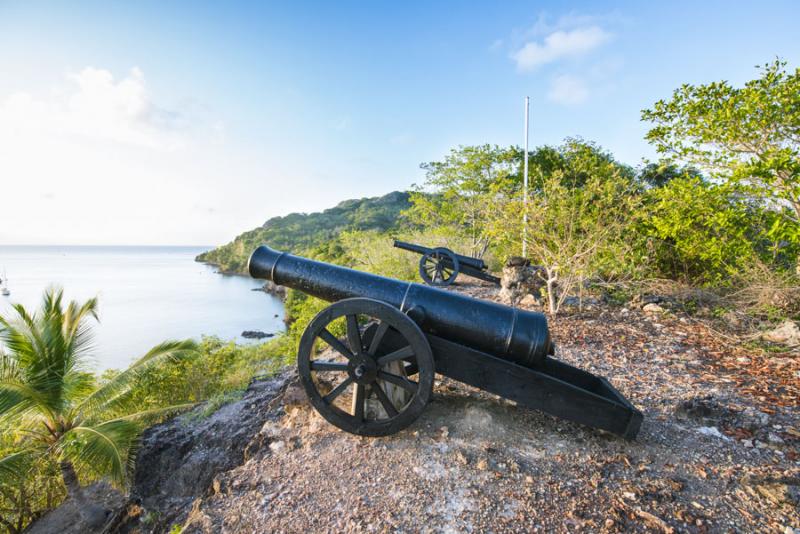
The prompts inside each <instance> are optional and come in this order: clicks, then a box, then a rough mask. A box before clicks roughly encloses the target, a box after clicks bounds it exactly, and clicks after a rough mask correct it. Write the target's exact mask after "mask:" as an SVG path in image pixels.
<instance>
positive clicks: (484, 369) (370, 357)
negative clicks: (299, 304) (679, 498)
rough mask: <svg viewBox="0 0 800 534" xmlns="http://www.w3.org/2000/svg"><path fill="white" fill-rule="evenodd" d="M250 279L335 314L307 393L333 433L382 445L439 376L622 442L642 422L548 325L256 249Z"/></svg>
mask: <svg viewBox="0 0 800 534" xmlns="http://www.w3.org/2000/svg"><path fill="white" fill-rule="evenodd" d="M248 270H249V272H250V275H251V276H253V277H254V278H261V279H267V280H271V281H272V282H274V283H275V284H278V285H283V286H287V287H291V288H294V289H297V290H299V291H302V292H304V293H307V294H309V295H312V296H315V297H318V298H321V299H323V300H326V301H328V302H333V304H331V305H330V306H328V307H327V308H325V309H324V310H323V311H321V312H320V313H319V314H318V315H317V316H316V317H315V318H314V319H313V320H312V321H311V322H310V323H309V325H308V327H307V328H306V330H305V331H304V333H303V335H302V337H301V340H300V345H299V348H298V354H297V366H298V372H299V376H300V381H301V383H302V385H303V388H304V389H305V391H306V393H307V395H308V398H309V400H310V402H311V404H312V405H313V407H314V408H315V409H316V410H317V411H318V412H319V413H320V415H322V417H324V418H325V419H326V420H327V421H328V422H330V423H332V424H334V425H335V426H337V427H339V428H341V429H342V430H345V431H347V432H351V433H354V434H359V435H364V436H385V435H389V434H392V433H395V432H397V431H399V430H401V429H403V428H405V427H406V426H408V425H409V424H411V423H412V422H413V421H414V420H415V419H416V418H417V417H419V415H420V414H421V413H422V411H423V410H424V408H425V406H426V404H427V403H428V402H429V401H430V398H431V395H432V391H433V382H434V376H435V374H436V373H440V374H442V375H445V376H448V377H450V378H452V379H455V380H458V381H460V382H464V383H466V384H470V385H472V386H475V387H477V388H480V389H483V390H486V391H489V392H491V393H495V394H497V395H500V396H502V397H505V398H507V399H510V400H513V401H516V402H517V403H519V404H521V405H523V406H526V407H529V408H534V409H538V410H542V411H544V412H546V413H549V414H551V415H554V416H556V417H561V418H564V419H568V420H571V421H575V422H578V423H582V424H585V425H588V426H591V427H594V428H599V429H602V430H605V431H608V432H611V433H613V434H617V435H619V436H622V437H624V438H626V439H633V438H635V436H636V434H637V433H638V431H639V426H640V425H641V422H642V414H641V412H639V411H638V410H637V409H636V408H635V407H634V406H633V405H632V404H631V403H630V402H629V401H628V400H627V399H625V397H623V396H622V395H621V394H620V393H619V392H618V391H617V390H616V389H614V387H613V386H611V384H609V383H608V381H607V380H605V379H603V378H600V377H596V376H594V375H592V374H590V373H588V372H586V371H583V370H581V369H578V368H576V367H573V366H570V365H568V364H566V363H563V362H560V361H558V360H556V359H554V358H553V357H552V356H553V354H554V345H553V343H552V341H551V339H550V333H549V329H548V326H547V320H546V318H545V316H544V315H543V314H541V313H537V312H530V311H525V310H519V309H516V308H511V307H508V306H503V305H501V304H498V303H494V302H488V301H483V300H479V299H474V298H471V297H468V296H465V295H461V294H459V293H455V292H449V291H443V290H440V289H436V288H432V287H427V286H424V285H420V284H416V283H412V282H403V281H400V280H395V279H391V278H385V277H382V276H377V275H374V274H370V273H365V272H361V271H356V270H353V269H348V268H345V267H340V266H336V265H332V264H328V263H323V262H318V261H313V260H309V259H306V258H302V257H298V256H293V255H291V254H287V253H285V252H278V251H276V250H273V249H271V248H269V247H266V246H261V247H259V248H258V249H256V250H255V252H253V254H252V256H251V257H250V261H249V265H248Z"/></svg>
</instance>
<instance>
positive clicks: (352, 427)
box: [297, 298, 435, 436]
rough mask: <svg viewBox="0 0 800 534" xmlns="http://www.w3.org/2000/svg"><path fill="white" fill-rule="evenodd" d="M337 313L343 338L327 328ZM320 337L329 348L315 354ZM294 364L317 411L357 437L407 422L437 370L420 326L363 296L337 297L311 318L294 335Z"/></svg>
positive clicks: (429, 389)
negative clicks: (296, 345)
mask: <svg viewBox="0 0 800 534" xmlns="http://www.w3.org/2000/svg"><path fill="white" fill-rule="evenodd" d="M342 318H344V321H343V322H344V326H345V329H346V342H345V341H340V340H339V339H338V338H337V337H336V336H334V335H333V334H332V333H331V331H330V329H329V325H331V323H333V322H334V321H337V320H340V319H342ZM338 322H339V323H341V322H342V321H338ZM320 340H321V341H322V342H323V343H324V344H327V345H328V346H329V347H330V348H331V349H333V350H332V351H323V354H318V348H324V345H323V346H319V345H320V343H319V341H320ZM331 354H333V357H332V358H331ZM297 367H298V371H299V374H300V381H301V382H302V384H303V387H304V388H305V391H306V393H307V395H308V398H309V400H310V401H311V404H312V405H313V406H314V408H315V409H316V410H317V412H319V414H320V415H321V416H322V417H324V418H325V419H326V420H327V421H328V422H329V423H331V424H333V425H335V426H337V427H339V428H341V429H342V430H345V431H347V432H350V433H353V434H358V435H361V436H386V435H389V434H393V433H395V432H397V431H399V430H402V429H403V428H405V427H407V426H408V425H410V424H411V423H412V422H413V421H414V420H415V419H416V418H417V417H419V415H420V413H422V410H423V409H424V408H425V405H426V404H428V401H429V400H430V398H431V394H432V390H433V377H434V373H435V367H434V362H433V353H432V352H431V347H430V345H429V344H428V340H427V338H426V337H425V335H424V334H423V333H422V331H421V330H420V328H419V326H417V324H416V323H415V322H414V321H412V320H411V319H410V318H409V317H408V316H406V315H404V314H403V313H402V312H401V311H399V310H397V309H396V308H393V307H391V306H389V305H388V304H385V303H383V302H380V301H378V300H373V299H366V298H352V299H345V300H341V301H339V302H336V303H334V304H332V305H330V306H328V307H327V308H325V309H324V310H322V311H321V312H320V313H319V314H318V315H317V316H316V317H314V319H313V320H312V321H311V323H309V325H308V327H307V328H306V330H305V332H303V336H302V338H301V339H300V347H299V350H298V353H297ZM406 370H408V372H406ZM414 375H416V376H414ZM376 408H377V409H376Z"/></svg>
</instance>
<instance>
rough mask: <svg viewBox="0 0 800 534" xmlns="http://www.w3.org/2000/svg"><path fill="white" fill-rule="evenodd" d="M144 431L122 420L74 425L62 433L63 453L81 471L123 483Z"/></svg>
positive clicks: (136, 424) (134, 423)
mask: <svg viewBox="0 0 800 534" xmlns="http://www.w3.org/2000/svg"><path fill="white" fill-rule="evenodd" d="M143 428H144V425H142V424H141V423H139V422H137V421H128V420H122V419H117V420H113V421H106V422H104V423H100V424H99V425H93V426H89V425H83V426H77V427H75V428H73V429H72V430H70V431H69V432H67V434H65V436H64V440H62V441H63V443H62V447H61V450H62V454H63V455H64V456H66V457H68V458H69V459H70V460H72V462H73V463H74V464H75V465H76V466H78V467H79V468H80V469H83V470H89V471H91V472H93V473H95V474H100V475H108V476H109V477H110V478H111V480H112V481H114V482H115V483H117V484H124V483H125V481H126V479H127V475H128V473H129V471H130V469H131V468H132V462H133V459H134V456H135V455H134V452H135V449H136V446H137V445H138V440H139V436H140V435H141V432H142V430H143Z"/></svg>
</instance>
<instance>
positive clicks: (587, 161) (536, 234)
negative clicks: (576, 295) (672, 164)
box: [492, 140, 641, 313]
mask: <svg viewBox="0 0 800 534" xmlns="http://www.w3.org/2000/svg"><path fill="white" fill-rule="evenodd" d="M547 153H548V155H549V158H548V161H549V162H551V165H549V166H548V167H545V168H543V167H540V166H539V165H531V167H532V169H533V174H534V176H535V180H534V181H533V184H534V187H535V192H534V194H532V195H530V198H529V200H528V212H527V224H528V230H527V236H528V238H527V243H528V255H529V257H530V258H531V259H532V260H533V261H534V263H536V264H538V265H541V266H542V267H543V268H544V272H545V275H546V276H545V278H546V283H547V296H548V302H549V308H550V311H551V313H556V312H557V311H558V309H559V307H560V304H561V302H563V300H564V299H565V298H566V296H568V295H569V294H570V292H571V291H572V290H574V289H576V288H579V287H582V286H583V282H584V281H585V280H587V279H588V278H590V277H596V278H602V279H604V280H610V279H612V280H613V279H616V278H620V277H623V276H627V275H629V274H630V272H631V271H632V270H633V269H634V268H635V266H636V265H638V263H639V262H638V261H637V257H636V250H635V247H634V246H633V245H634V244H635V243H636V240H635V239H632V237H631V234H632V229H633V222H634V217H633V214H634V213H635V212H636V210H637V209H638V206H639V204H640V198H641V188H640V187H639V186H638V184H637V183H636V181H635V180H634V177H633V173H632V171H631V170H630V169H629V168H628V167H626V166H624V165H621V164H619V163H616V162H615V161H614V160H613V158H611V157H610V155H609V154H607V153H605V152H603V151H602V150H601V149H599V148H598V147H596V146H595V145H592V144H590V143H584V142H581V141H577V140H569V141H568V142H567V143H565V144H564V145H563V146H561V147H558V148H557V149H548V151H547ZM553 162H555V164H553ZM564 168H566V169H567V170H563V169H564ZM524 210H525V208H524V205H523V202H522V199H521V198H520V196H519V195H515V196H514V197H512V198H510V199H509V200H508V202H507V203H506V206H505V209H504V210H503V211H501V212H499V213H497V216H496V217H495V218H493V224H492V229H493V234H492V235H493V238H494V242H495V246H496V247H498V248H499V249H501V254H506V255H511V254H513V253H514V252H515V251H516V250H520V249H521V248H522V246H521V239H522V221H521V220H520V219H521V217H520V213H522V212H524Z"/></svg>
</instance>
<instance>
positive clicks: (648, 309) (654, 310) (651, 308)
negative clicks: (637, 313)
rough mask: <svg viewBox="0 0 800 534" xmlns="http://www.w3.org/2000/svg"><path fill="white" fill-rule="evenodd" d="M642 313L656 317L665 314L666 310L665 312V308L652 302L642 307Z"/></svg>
mask: <svg viewBox="0 0 800 534" xmlns="http://www.w3.org/2000/svg"><path fill="white" fill-rule="evenodd" d="M642 311H643V312H645V313H647V314H653V315H654V314H660V313H664V311H665V310H664V308H662V307H661V306H659V305H658V304H656V303H654V302H651V303H649V304H645V305H644V306H643V307H642Z"/></svg>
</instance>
